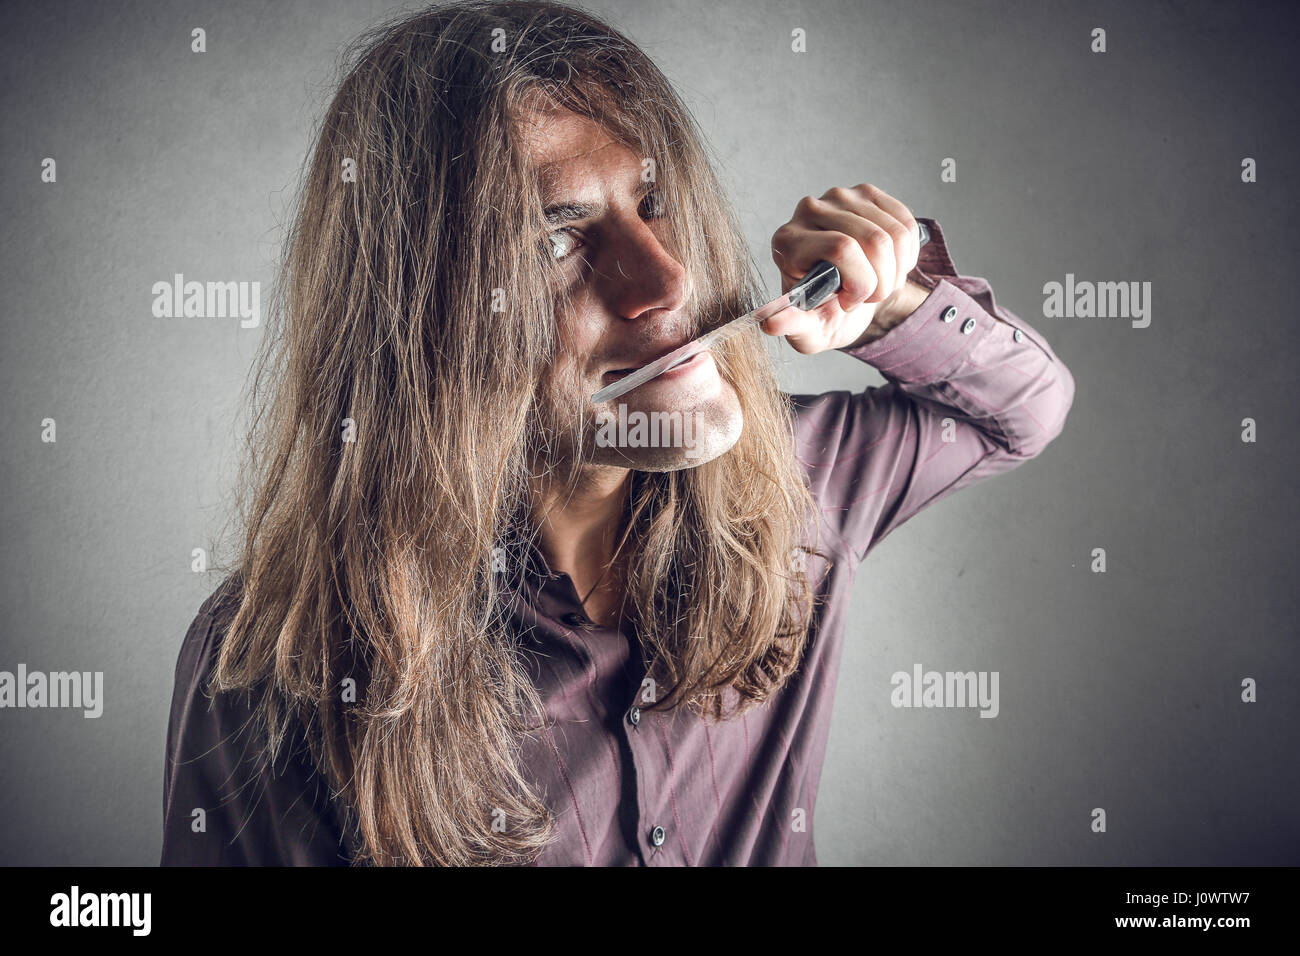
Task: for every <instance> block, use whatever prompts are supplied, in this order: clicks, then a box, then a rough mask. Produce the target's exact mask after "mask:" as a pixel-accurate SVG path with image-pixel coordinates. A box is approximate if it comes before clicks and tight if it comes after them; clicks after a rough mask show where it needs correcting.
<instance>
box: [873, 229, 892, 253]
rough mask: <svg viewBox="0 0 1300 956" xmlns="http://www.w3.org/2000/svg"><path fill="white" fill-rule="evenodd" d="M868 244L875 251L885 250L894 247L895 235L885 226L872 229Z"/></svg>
mask: <svg viewBox="0 0 1300 956" xmlns="http://www.w3.org/2000/svg"><path fill="white" fill-rule="evenodd" d="M867 245H868V246H870V247H871V249H872V251H874V252H884V251H885V250H886V249H893V248H894V237H893V236H892V235H890V233H889V232H888V231H887V230H886V229H884V228H883V227H881V228H878V229H875V230H873V231H872V233H871V235H869V236H868V237H867Z"/></svg>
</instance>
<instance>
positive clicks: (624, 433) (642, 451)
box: [592, 387, 745, 471]
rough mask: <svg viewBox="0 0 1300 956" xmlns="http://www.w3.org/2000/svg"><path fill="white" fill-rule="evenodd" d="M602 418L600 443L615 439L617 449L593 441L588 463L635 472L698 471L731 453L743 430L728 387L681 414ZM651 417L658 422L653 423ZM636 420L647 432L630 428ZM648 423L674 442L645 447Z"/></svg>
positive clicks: (630, 409)
mask: <svg viewBox="0 0 1300 956" xmlns="http://www.w3.org/2000/svg"><path fill="white" fill-rule="evenodd" d="M605 414H606V415H607V416H608V417H607V418H603V419H601V420H602V421H603V422H605V430H604V433H603V434H604V436H605V440H606V441H609V440H611V439H614V440H616V441H617V442H618V444H614V445H610V444H606V445H603V446H602V445H601V444H600V441H599V439H598V440H596V441H594V442H593V447H594V454H593V457H592V461H593V463H595V464H600V465H616V466H618V467H622V468H630V469H633V470H635V471H681V470H683V469H686V468H695V467H698V466H699V465H703V464H705V463H706V462H710V461H713V460H715V459H717V458H719V457H721V456H722V455H725V454H726V453H727V452H729V451H731V449H732V448H734V447H735V446H736V442H738V441H740V436H741V433H742V432H743V431H744V428H745V418H744V413H743V412H742V411H741V409H740V402H739V400H738V399H737V398H736V395H735V393H734V392H733V391H732V390H731V389H730V388H729V387H727V388H724V389H723V390H722V394H720V395H718V396H717V397H716V398H714V399H713V400H712V401H707V402H704V403H702V404H700V405H698V406H695V407H693V408H689V409H687V410H685V411H681V410H673V411H671V412H669V411H665V410H662V409H646V408H641V407H635V406H625V410H624V412H623V414H622V416H621V419H620V417H619V412H618V411H617V410H616V408H610V409H607V410H605ZM656 415H658V416H660V417H659V418H654V416H656ZM638 416H640V421H641V424H642V425H643V426H646V427H643V429H642V430H641V431H639V432H638V431H637V430H636V428H635V425H636V423H637V417H638ZM668 416H678V417H677V418H675V419H670V418H669V417H668ZM687 416H689V423H690V424H689V425H688V426H687V425H686V423H687V421H688V419H687ZM652 422H653V423H657V425H658V427H659V429H660V431H659V432H658V433H657V434H658V435H659V437H661V438H662V437H664V436H666V435H669V434H671V436H672V439H673V440H672V441H666V440H665V441H660V442H658V443H657V444H649V443H647V436H648V435H649V434H654V432H653V427H654V425H652V424H651V423H652ZM679 422H680V423H682V425H683V426H685V427H681V428H680V430H679V431H671V432H670V428H669V426H670V425H671V426H673V427H677V426H678V423H679ZM600 434H601V433H600V432H597V435H598V436H599V435H600Z"/></svg>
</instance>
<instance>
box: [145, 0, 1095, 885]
mask: <svg viewBox="0 0 1300 956" xmlns="http://www.w3.org/2000/svg"><path fill="white" fill-rule="evenodd" d="M925 223H926V225H927V226H928V227H929V230H930V234H931V240H930V242H929V243H928V244H927V245H926V246H924V247H923V248H921V247H920V246H919V239H918V228H917V220H916V219H915V218H914V216H913V215H912V213H911V212H910V210H909V209H908V207H907V206H905V205H904V204H903V203H902V202H900V201H898V200H897V199H895V198H894V197H892V196H890V195H888V194H887V193H885V192H883V191H882V190H879V189H877V188H875V187H872V186H869V185H865V184H864V185H859V186H855V187H853V188H851V189H848V188H833V189H830V190H828V191H827V192H826V193H825V194H824V195H823V196H822V197H821V198H820V199H812V198H806V199H804V200H802V201H800V203H799V204H798V206H797V207H796V209H795V212H794V215H793V217H792V218H791V219H790V221H789V222H787V223H786V224H784V225H783V226H781V227H780V228H779V229H778V230H777V231H776V234H775V235H774V236H773V240H772V249H773V255H774V258H775V260H776V262H777V264H778V266H779V267H780V269H781V274H782V279H783V287H784V289H786V290H789V289H791V288H792V287H793V285H794V283H795V282H796V281H797V280H798V279H799V278H800V277H801V276H802V275H803V274H804V273H805V272H807V271H808V270H809V269H810V268H811V267H812V266H813V264H814V263H815V262H817V261H818V260H823V259H825V260H829V261H830V262H832V263H834V265H835V266H836V267H837V268H838V269H839V271H840V274H841V279H842V287H841V288H840V289H839V291H838V292H837V293H836V295H835V296H834V297H833V298H832V299H831V300H829V301H827V302H826V303H825V304H823V305H821V306H819V307H817V308H815V309H809V310H807V311H804V310H800V309H797V308H788V309H785V310H784V311H782V312H780V313H779V314H777V315H775V316H773V317H772V318H770V319H768V320H767V321H766V322H764V323H763V326H762V328H761V330H760V329H757V328H755V329H751V330H749V331H748V332H747V333H744V334H741V335H737V336H734V337H732V338H731V339H728V340H727V341H725V342H724V343H720V344H718V345H715V346H714V347H713V348H712V349H710V350H709V352H708V353H707V354H704V355H701V356H699V357H698V358H696V359H695V360H693V361H692V362H690V363H688V364H686V365H683V366H681V367H679V368H677V369H676V370H674V371H673V372H671V373H669V374H666V375H664V376H662V377H661V378H659V379H656V380H653V381H651V382H648V383H646V384H644V385H641V386H639V387H637V388H635V389H633V390H631V391H630V392H628V393H627V394H625V395H623V396H621V397H620V398H618V399H616V400H615V401H614V402H613V403H606V404H605V405H604V407H597V406H596V405H595V404H594V403H593V401H592V396H593V394H594V393H595V392H597V391H599V390H600V389H601V388H603V387H605V386H607V385H609V384H611V383H613V382H615V381H617V380H618V379H619V378H620V377H622V376H623V375H625V374H627V372H628V371H629V370H631V369H634V368H637V367H640V366H641V365H643V364H645V363H647V362H649V361H651V360H653V359H654V358H657V357H659V356H661V355H663V354H666V353H667V352H669V351H671V350H672V349H674V348H675V347H677V346H679V345H681V344H683V343H685V342H687V341H689V340H690V339H692V338H694V337H695V336H697V335H698V334H700V333H701V332H703V331H707V330H708V329H711V328H714V327H716V326H718V325H720V324H722V323H723V322H725V321H726V320H728V319H730V318H732V317H735V316H737V315H741V314H743V313H744V312H746V311H748V309H749V308H751V307H752V306H754V305H755V304H757V303H758V302H760V301H762V298H763V297H762V296H761V294H760V287H759V285H758V284H757V282H756V280H755V279H754V277H753V275H752V274H751V273H750V271H749V270H748V269H747V267H746V265H745V263H746V261H747V256H746V250H745V244H744V241H743V238H742V236H741V233H740V230H739V229H738V228H737V227H736V224H735V219H734V217H733V215H732V213H731V211H730V209H729V208H728V206H727V205H726V203H725V201H724V199H723V198H722V196H721V192H720V190H719V189H718V185H717V182H716V180H715V178H714V176H713V173H712V171H711V168H710V166H709V163H708V162H707V160H706V159H705V154H704V152H703V147H702V146H701V142H700V138H699V135H698V133H697V131H696V130H695V128H694V125H693V122H692V120H691V118H690V116H689V114H688V112H687V111H686V110H685V108H684V107H683V106H682V104H681V102H680V100H679V99H678V98H677V97H676V95H675V94H674V92H673V91H672V89H671V87H670V85H669V84H668V82H667V80H666V79H665V78H664V77H663V76H662V74H661V73H660V72H659V71H658V70H657V69H656V68H655V67H654V65H653V64H652V63H651V62H650V61H649V60H648V59H647V58H646V57H645V56H644V54H643V53H641V51H640V50H638V49H637V48H636V47H635V46H634V45H633V44H632V43H631V42H630V41H628V40H627V39H626V38H625V37H623V36H622V35H620V34H618V33H616V32H615V31H613V30H611V29H610V28H609V27H607V26H606V25H605V24H603V23H601V22H599V21H598V20H595V19H594V18H592V17H590V16H589V15H587V14H583V13H579V12H576V11H574V10H571V9H569V8H566V7H563V6H558V5H553V4H546V3H507V4H497V3H464V4H456V5H453V6H442V7H434V8H431V9H430V10H428V11H426V12H423V13H421V14H419V15H416V16H414V17H410V18H408V19H406V20H402V21H399V22H396V23H394V24H391V25H388V26H386V27H384V28H382V29H380V30H379V31H377V32H376V33H375V34H374V35H373V36H370V37H367V38H364V42H363V45H362V46H361V47H360V54H359V55H358V56H357V57H356V58H355V59H354V61H353V63H352V66H351V68H350V70H349V72H348V74H347V76H346V78H345V79H344V81H343V82H342V84H341V86H340V89H339V92H338V94H337V95H336V97H335V99H334V101H333V103H332V104H331V106H330V109H329V111H328V114H327V116H326V118H325V121H324V123H323V124H322V128H321V132H320V136H319V140H318V143H317V145H316V148H315V151H314V154H313V160H312V164H311V168H310V171H309V174H308V177H307V181H306V184H305V187H304V189H303V193H302V200H301V205H300V208H299V210H298V216H297V221H296V228H295V230H294V233H293V240H292V242H291V244H290V247H289V250H288V256H287V259H286V263H285V284H284V297H283V314H282V316H281V317H280V319H279V322H280V324H277V325H276V326H274V328H275V329H276V330H277V331H278V333H279V334H278V335H277V336H276V337H274V338H273V339H272V340H271V343H272V345H273V347H272V349H271V350H270V351H269V352H268V353H267V355H268V357H269V359H270V361H271V363H272V364H271V375H272V379H271V383H272V386H273V387H272V389H271V393H270V397H269V398H268V399H266V400H265V401H263V402H262V403H261V409H262V414H261V416H260V417H259V419H258V430H257V431H255V434H254V442H253V445H252V454H251V458H250V462H251V466H252V471H253V475H254V480H253V481H250V482H249V483H248V486H249V488H250V490H251V491H252V493H253V498H252V500H251V502H250V503H249V506H248V507H247V508H246V511H245V521H246V525H247V532H246V535H245V539H244V547H243V553H242V555H241V559H240V561H239V562H238V565H237V567H235V568H233V569H232V572H233V573H231V574H230V576H229V577H228V578H227V580H226V581H225V583H224V584H223V585H222V586H221V587H220V588H218V589H217V591H216V592H215V593H214V594H213V595H212V597H210V598H209V599H208V601H207V602H205V604H204V606H203V607H202V608H201V610H200V612H199V615H198V617H197V618H196V619H195V621H194V624H193V625H192V626H191V628H190V631H189V633H188V635H187V636H186V639H185V642H184V645H183V647H182V650H181V655H180V660H179V662H178V665H177V670H176V691H175V697H174V701H173V707H172V716H171V726H170V729H169V733H168V751H167V779H166V783H165V791H164V794H165V822H164V845H163V854H162V859H163V862H164V863H190V864H194V863H227V864H230V863H246V864H321V865H325V864H344V863H378V864H429V863H438V864H452V865H464V864H481V863H542V864H579V865H665V864H685V865H750V864H814V863H815V862H816V853H815V848H814V845H813V834H812V822H813V814H814V809H815V802H816V796H817V783H818V779H819V777H820V773H821V765H822V760H823V756H824V752H825V744H826V737H827V732H828V727H829V718H830V713H831V704H832V695H833V692H834V688H835V679H836V671H837V667H838V663H839V657H840V649H841V640H842V636H843V628H844V615H845V611H846V607H847V605H848V602H849V597H850V591H851V587H852V580H853V574H854V572H855V570H856V567H857V565H858V564H859V563H861V561H862V560H863V559H864V558H865V556H866V554H867V553H868V552H869V551H870V550H871V549H872V548H873V547H874V546H875V545H876V544H878V543H879V542H880V541H881V540H882V539H883V538H885V537H886V536H887V535H888V534H889V533H890V532H891V531H892V530H893V529H894V528H896V527H898V526H899V525H900V524H902V523H903V522H904V521H906V520H907V519H908V518H909V517H911V516H912V515H914V514H916V513H917V512H918V511H919V510H920V509H922V508H923V507H925V506H926V505H928V504H930V503H932V502H934V501H936V500H938V499H939V498H941V497H944V496H945V495H948V494H951V493H952V492H953V491H956V490H957V489H959V488H962V487H964V486H966V485H969V484H971V483H972V482H974V481H976V480H978V479H981V478H984V477H988V476H991V475H995V474H999V473H1002V472H1005V471H1008V470H1010V469H1011V468H1014V467H1016V466H1017V465H1019V464H1020V463H1022V462H1024V461H1026V460H1028V459H1030V458H1032V457H1034V456H1036V455H1037V454H1038V453H1039V452H1040V451H1042V449H1043V448H1044V447H1045V446H1046V445H1047V443H1048V442H1050V441H1051V440H1052V439H1053V438H1054V437H1055V436H1056V435H1057V434H1058V433H1059V432H1060V430H1061V428H1062V426H1063V423H1064V419H1065V416H1066V413H1067V411H1068V409H1069V407H1070V404H1071V402H1072V399H1073V394H1074V382H1073V379H1072V378H1071V376H1070V373H1069V371H1068V370H1067V369H1066V368H1065V366H1064V365H1062V364H1061V363H1060V361H1059V360H1058V359H1057V358H1056V356H1055V354H1054V353H1053V352H1052V350H1051V348H1050V347H1049V346H1048V345H1047V343H1046V342H1045V341H1044V340H1043V339H1042V337H1041V336H1040V335H1039V334H1038V333H1037V332H1036V331H1035V330H1034V329H1032V328H1031V327H1030V326H1029V325H1028V324H1027V323H1025V322H1024V321H1023V320H1021V319H1019V318H1018V317H1016V316H1015V315H1014V314H1012V313H1010V312H1008V311H1007V310H1005V309H1003V308H1001V307H999V306H997V305H996V304H995V303H994V300H993V294H992V291H991V289H990V288H989V286H988V284H987V283H986V282H984V280H982V279H977V278H972V277H963V276H959V275H958V274H957V273H956V271H955V270H954V268H953V265H952V262H951V259H950V257H949V254H948V251H947V245H946V242H945V238H944V234H943V230H942V229H941V228H940V227H939V225H938V224H937V223H935V222H934V221H933V220H925ZM770 336H782V337H785V338H786V340H787V341H788V342H789V343H790V344H791V345H792V346H793V347H794V348H795V349H797V350H798V351H800V352H803V353H815V352H820V351H825V350H829V349H841V350H843V351H845V352H846V354H849V355H852V356H854V357H855V358H858V359H860V360H862V361H864V362H868V363H870V364H872V365H874V366H875V367H876V368H878V369H879V370H880V371H881V372H882V373H883V374H884V375H885V377H886V378H887V380H888V384H886V385H885V386H883V387H880V388H868V389H865V390H864V391H862V392H861V393H858V394H850V393H848V392H829V393H826V394H822V395H798V396H787V395H784V394H783V393H781V392H780V390H779V389H778V388H777V386H776V382H775V378H774V376H773V372H772V369H771V363H770V358H769V356H768V352H767V349H766V347H765V344H764V343H765V341H766V338H767V337H770ZM259 381H260V378H259ZM258 394H259V395H260V394H261V392H260V391H259V392H258ZM619 404H622V405H623V408H622V409H618V408H617V406H618V405H619ZM635 413H642V415H643V416H653V415H659V416H674V418H673V420H674V422H675V423H676V424H677V425H680V426H682V427H681V428H680V430H679V431H676V432H673V433H672V436H674V440H672V441H669V442H667V443H663V442H647V441H645V440H644V434H643V433H642V434H640V437H638V438H637V439H636V440H632V439H631V438H630V437H629V436H630V435H632V432H628V433H627V434H626V435H624V434H621V433H617V432H616V430H615V429H612V428H610V427H609V425H610V423H611V422H612V421H613V420H614V419H615V418H616V417H618V416H622V419H623V420H627V419H631V418H632V417H633V416H634V414H635ZM611 434H613V435H614V438H613V440H611V439H610V436H611ZM209 685H211V686H209ZM209 691H210V692H209Z"/></svg>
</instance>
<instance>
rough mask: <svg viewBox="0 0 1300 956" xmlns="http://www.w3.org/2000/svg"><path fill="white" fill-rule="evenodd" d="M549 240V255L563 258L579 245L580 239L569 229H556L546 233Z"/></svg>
mask: <svg viewBox="0 0 1300 956" xmlns="http://www.w3.org/2000/svg"><path fill="white" fill-rule="evenodd" d="M548 238H549V239H550V242H551V255H553V256H555V258H556V259H563V258H565V257H567V256H568V255H570V254H571V253H572V252H573V250H574V249H576V248H577V247H578V245H579V242H580V240H579V239H578V237H577V236H576V235H574V234H573V232H571V231H570V230H569V229H556V230H554V231H553V232H551V233H549V234H548Z"/></svg>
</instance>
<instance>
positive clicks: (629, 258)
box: [600, 216, 690, 319]
mask: <svg viewBox="0 0 1300 956" xmlns="http://www.w3.org/2000/svg"><path fill="white" fill-rule="evenodd" d="M619 232H620V235H619V236H618V237H617V239H616V240H615V241H614V242H611V243H608V244H607V245H606V248H605V252H606V261H605V262H603V263H602V264H601V266H602V268H601V270H600V271H601V273H602V275H603V285H604V288H603V289H602V294H603V296H604V298H605V301H606V303H607V304H608V306H609V307H610V309H611V311H613V313H614V314H615V315H617V316H619V317H620V318H625V319H641V318H651V317H654V316H659V317H661V318H667V317H668V316H669V315H671V314H672V313H674V312H676V311H678V310H680V309H681V308H682V307H683V306H684V305H685V304H686V299H687V296H688V294H689V291H690V284H689V282H688V280H687V275H686V269H685V268H684V267H683V266H682V264H681V263H680V262H678V261H677V260H676V259H674V258H673V257H672V255H671V254H670V253H669V251H668V250H667V249H666V248H664V245H663V243H661V242H660V241H659V237H658V236H657V235H656V234H655V230H654V229H653V228H651V222H647V221H646V220H644V219H641V218H640V217H639V216H637V217H634V218H633V219H632V220H630V221H629V222H628V223H627V224H626V225H624V226H623V227H622V228H620V230H619Z"/></svg>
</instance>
